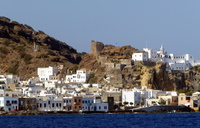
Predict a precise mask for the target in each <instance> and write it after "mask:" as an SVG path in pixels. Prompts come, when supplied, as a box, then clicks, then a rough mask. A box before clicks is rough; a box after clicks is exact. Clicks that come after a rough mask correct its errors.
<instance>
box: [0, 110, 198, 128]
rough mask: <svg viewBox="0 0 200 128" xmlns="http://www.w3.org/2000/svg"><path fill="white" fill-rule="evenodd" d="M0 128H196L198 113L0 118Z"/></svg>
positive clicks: (7, 116)
mask: <svg viewBox="0 0 200 128" xmlns="http://www.w3.org/2000/svg"><path fill="white" fill-rule="evenodd" d="M0 127H1V128H63V127H66V128H143V127H145V128H146V127H148V128H149V127H150V128H180V127H181V128H199V127H200V113H145V114H141V113H137V114H135V113H132V114H130V113H129V114H68V115H30V116H10V115H6V116H5V115H4V116H3V115H2V116H0Z"/></svg>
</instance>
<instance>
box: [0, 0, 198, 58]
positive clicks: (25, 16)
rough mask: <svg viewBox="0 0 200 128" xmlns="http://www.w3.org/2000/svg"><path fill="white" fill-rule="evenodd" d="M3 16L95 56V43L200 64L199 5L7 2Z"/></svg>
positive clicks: (193, 1)
mask: <svg viewBox="0 0 200 128" xmlns="http://www.w3.org/2000/svg"><path fill="white" fill-rule="evenodd" d="M0 14H1V16H6V17H8V18H10V19H11V20H14V21H17V22H19V23H22V24H28V25H30V26H32V27H33V28H34V29H35V30H42V31H44V32H45V33H46V34H48V35H50V36H52V37H54V38H56V39H58V40H60V41H62V42H65V43H67V44H68V45H70V46H72V47H74V48H75V49H77V51H78V52H87V53H90V41H91V40H95V41H100V42H103V43H104V44H112V45H116V46H124V45H131V46H133V47H135V48H137V49H140V50H141V49H142V48H143V47H146V44H147V45H148V47H149V48H154V49H159V48H160V45H161V44H164V46H165V50H166V51H168V52H169V53H177V54H184V53H189V54H193V55H194V56H195V59H200V50H199V47H200V0H123V1H122V0H57V1H56V0H48V1H47V0H4V1H1V4H0Z"/></svg>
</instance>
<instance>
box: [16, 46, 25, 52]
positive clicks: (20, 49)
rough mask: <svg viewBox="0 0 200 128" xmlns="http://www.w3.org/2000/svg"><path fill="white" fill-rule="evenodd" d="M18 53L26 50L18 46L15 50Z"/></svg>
mask: <svg viewBox="0 0 200 128" xmlns="http://www.w3.org/2000/svg"><path fill="white" fill-rule="evenodd" d="M15 49H16V50H17V51H24V50H25V49H24V46H17V47H16V48H15Z"/></svg>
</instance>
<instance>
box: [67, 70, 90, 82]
mask: <svg viewBox="0 0 200 128" xmlns="http://www.w3.org/2000/svg"><path fill="white" fill-rule="evenodd" d="M89 76H90V73H88V72H87V71H86V70H77V71H76V74H72V75H66V83H70V82H77V83H86V82H87V80H88V79H89Z"/></svg>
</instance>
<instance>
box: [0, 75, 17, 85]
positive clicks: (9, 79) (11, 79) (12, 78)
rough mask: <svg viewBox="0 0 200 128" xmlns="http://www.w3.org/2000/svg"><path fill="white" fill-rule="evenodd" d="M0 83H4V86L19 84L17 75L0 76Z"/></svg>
mask: <svg viewBox="0 0 200 128" xmlns="http://www.w3.org/2000/svg"><path fill="white" fill-rule="evenodd" d="M0 81H2V82H4V83H5V84H17V83H19V81H20V79H19V77H18V76H17V75H13V74H4V75H0Z"/></svg>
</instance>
